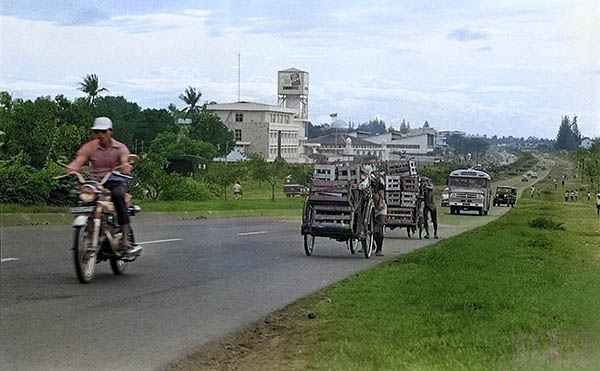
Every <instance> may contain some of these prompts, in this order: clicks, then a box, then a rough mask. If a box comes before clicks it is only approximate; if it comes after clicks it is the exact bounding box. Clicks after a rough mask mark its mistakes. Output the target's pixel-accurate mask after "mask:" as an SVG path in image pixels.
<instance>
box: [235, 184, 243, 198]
mask: <svg viewBox="0 0 600 371" xmlns="http://www.w3.org/2000/svg"><path fill="white" fill-rule="evenodd" d="M243 195H244V189H243V188H242V185H241V184H240V182H235V184H234V185H233V197H235V199H236V200H239V199H240V198H242V196H243Z"/></svg>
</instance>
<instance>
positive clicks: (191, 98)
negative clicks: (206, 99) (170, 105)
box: [179, 86, 202, 118]
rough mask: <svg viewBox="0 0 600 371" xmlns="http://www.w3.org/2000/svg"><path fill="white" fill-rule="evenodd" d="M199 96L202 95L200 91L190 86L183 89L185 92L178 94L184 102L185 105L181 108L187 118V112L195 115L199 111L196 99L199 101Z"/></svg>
mask: <svg viewBox="0 0 600 371" xmlns="http://www.w3.org/2000/svg"><path fill="white" fill-rule="evenodd" d="M201 96H202V93H201V92H200V90H198V91H196V89H195V88H193V87H191V86H188V87H187V88H186V89H185V94H180V95H179V99H181V100H182V101H184V102H185V104H186V105H187V106H186V107H185V108H184V109H183V112H185V117H186V118H187V116H188V114H190V113H191V114H193V115H195V114H198V113H199V112H200V110H199V107H198V101H200V97H201Z"/></svg>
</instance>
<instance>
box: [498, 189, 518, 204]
mask: <svg viewBox="0 0 600 371" xmlns="http://www.w3.org/2000/svg"><path fill="white" fill-rule="evenodd" d="M516 202H517V189H516V188H515V187H506V186H500V187H496V193H495V194H494V206H500V205H506V206H510V207H514V206H515V203H516Z"/></svg>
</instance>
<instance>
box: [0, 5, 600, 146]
mask: <svg viewBox="0 0 600 371" xmlns="http://www.w3.org/2000/svg"><path fill="white" fill-rule="evenodd" d="M496 3H497V2H491V0H490V2H485V1H484V2H483V3H479V2H473V3H470V2H461V4H463V5H462V6H461V7H460V8H456V7H454V6H456V5H453V6H450V5H447V4H437V5H438V6H437V7H436V8H435V9H434V8H433V7H432V6H431V4H430V3H427V4H423V3H422V2H412V3H411V2H408V3H403V4H402V5H396V4H391V3H390V4H389V5H386V4H383V5H381V6H375V5H371V4H369V3H362V5H361V2H358V3H354V4H348V5H344V7H341V6H333V7H332V6H331V5H330V4H325V3H324V4H321V5H320V7H319V9H311V8H310V5H307V7H308V8H306V9H304V10H302V7H299V8H298V7H295V8H293V9H291V10H290V11H289V13H286V12H285V11H284V10H282V9H284V8H281V7H279V8H277V7H267V6H265V8H264V9H250V10H248V8H247V7H242V8H241V9H234V8H231V9H222V8H221V9H216V8H214V9H213V8H211V7H208V6H207V7H205V8H203V9H190V8H189V7H185V8H181V9H177V8H176V7H173V9H169V10H168V11H167V10H164V8H163V9H161V10H159V11H152V12H150V11H148V12H143V11H139V9H138V11H136V12H133V11H132V12H126V11H125V12H120V13H119V14H120V15H115V14H114V13H110V15H109V16H107V17H105V18H103V20H97V21H94V23H93V24H81V25H72V26H69V27H65V26H62V25H60V23H58V22H56V21H53V20H46V21H43V20H35V21H30V20H24V19H22V18H17V17H14V16H12V17H9V16H2V17H0V31H1V32H2V34H3V35H11V37H10V38H9V37H4V38H2V39H1V40H0V43H1V45H0V46H1V49H2V53H1V55H0V67H1V71H2V78H1V80H2V82H1V84H2V86H1V87H0V88H1V89H2V90H5V89H9V88H10V89H13V90H14V91H19V92H22V94H23V96H25V97H28V98H33V97H35V96H36V95H55V94H57V93H61V92H62V93H64V94H65V95H67V96H69V94H73V96H77V95H78V94H79V93H78V92H77V90H76V88H77V84H78V82H79V81H81V79H82V78H83V76H85V75H86V74H88V73H96V74H98V76H99V77H100V83H101V85H102V86H106V87H108V88H109V89H110V93H111V94H123V95H125V97H126V98H127V99H128V100H132V101H136V102H138V103H140V104H142V105H144V104H149V105H153V106H158V107H166V106H167V105H168V104H169V103H176V104H179V105H181V103H179V102H178V98H177V96H178V95H179V94H180V93H181V92H183V89H185V87H187V86H190V85H191V86H194V87H196V88H197V89H199V90H200V91H201V92H202V94H203V96H202V97H203V98H202V99H203V100H204V99H206V100H215V101H218V102H230V101H235V100H236V99H237V52H238V51H239V52H241V59H242V66H241V72H242V76H241V80H242V81H241V82H242V84H241V91H242V97H241V98H242V99H244V100H250V101H257V102H263V103H268V104H276V100H277V96H276V90H275V89H276V86H275V84H276V72H277V70H280V69H284V68H288V67H292V66H294V67H298V68H301V69H304V70H307V71H308V72H309V73H310V97H309V116H310V119H311V120H312V121H313V122H315V123H318V122H329V113H331V112H333V111H337V112H339V114H340V118H342V119H344V120H348V119H350V118H351V119H352V120H353V121H356V122H365V121H367V120H368V119H370V118H372V117H373V116H374V115H380V117H382V118H384V120H386V121H388V123H399V122H400V121H401V120H402V118H406V119H408V120H410V121H411V123H413V122H414V123H419V125H420V124H422V122H423V121H425V120H428V121H429V122H430V123H432V125H434V126H435V125H436V124H437V125H438V126H440V128H451V129H461V125H462V126H464V127H463V129H464V130H467V129H472V130H479V132H480V133H483V132H486V131H487V133H488V134H493V132H494V131H498V133H499V134H500V132H503V133H512V134H514V135H520V136H521V135H522V136H528V135H537V136H550V137H553V136H555V132H556V130H557V127H558V124H559V123H560V116H561V115H563V114H568V113H570V112H576V113H577V114H578V115H579V122H580V123H581V124H580V127H581V128H582V131H584V133H585V134H586V135H591V136H593V135H600V128H598V125H597V123H598V122H600V121H599V118H600V113H599V110H600V108H599V107H600V75H599V73H598V66H599V65H600V60H599V59H598V58H600V57H599V55H600V54H599V52H598V50H597V48H596V47H595V46H597V45H600V40H599V39H598V35H600V34H598V33H596V32H595V29H594V26H595V23H594V19H597V18H600V15H599V14H598V12H597V10H598V5H597V3H594V2H592V1H579V2H575V3H569V4H568V6H565V4H564V3H562V2H557V1H550V2H549V4H548V2H546V1H544V2H533V3H532V2H527V4H525V3H523V2H521V1H510V2H508V3H506V2H501V4H500V3H498V4H496ZM299 9H300V11H299V12H298V13H297V14H296V13H295V12H296V11H298V10H299ZM490 9H494V11H490ZM100 10H103V9H100ZM306 14H312V16H311V17H306ZM36 19H37V18H36ZM456 30H462V31H461V32H459V33H458V34H456V35H455V36H456V38H458V39H463V40H467V39H469V40H470V41H469V42H456V41H455V40H454V39H449V38H448V35H449V34H452V32H453V31H456ZM594 71H595V72H594ZM61 90H62V91H61ZM55 92H56V93H55ZM79 96H80V95H79ZM584 128H585V130H584ZM586 130H588V131H589V132H586Z"/></svg>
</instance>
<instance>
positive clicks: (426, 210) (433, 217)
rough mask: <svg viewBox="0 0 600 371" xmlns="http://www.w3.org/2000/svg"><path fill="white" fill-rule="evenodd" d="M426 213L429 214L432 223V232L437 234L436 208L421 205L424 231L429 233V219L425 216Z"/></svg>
mask: <svg viewBox="0 0 600 371" xmlns="http://www.w3.org/2000/svg"><path fill="white" fill-rule="evenodd" d="M427 214H431V222H432V223H433V233H434V234H436V235H437V228H438V224H437V209H436V208H435V207H434V208H433V209H430V208H428V207H427V206H424V207H423V224H425V233H427V234H429V221H428V218H427Z"/></svg>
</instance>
